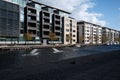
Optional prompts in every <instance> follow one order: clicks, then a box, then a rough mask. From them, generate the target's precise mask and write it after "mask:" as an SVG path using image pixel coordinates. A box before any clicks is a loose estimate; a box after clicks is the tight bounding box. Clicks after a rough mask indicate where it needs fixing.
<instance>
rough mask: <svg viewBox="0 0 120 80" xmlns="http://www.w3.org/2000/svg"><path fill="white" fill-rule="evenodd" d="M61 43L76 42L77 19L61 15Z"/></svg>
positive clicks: (72, 43)
mask: <svg viewBox="0 0 120 80" xmlns="http://www.w3.org/2000/svg"><path fill="white" fill-rule="evenodd" d="M62 21H63V23H64V27H63V43H64V44H71V45H74V44H76V43H77V21H76V20H75V19H74V18H71V17H69V18H68V17H63V20H62Z"/></svg>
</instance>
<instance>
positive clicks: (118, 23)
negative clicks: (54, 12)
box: [38, 0, 120, 30]
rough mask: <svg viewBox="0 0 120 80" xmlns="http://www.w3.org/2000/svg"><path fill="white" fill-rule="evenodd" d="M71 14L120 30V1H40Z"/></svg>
mask: <svg viewBox="0 0 120 80" xmlns="http://www.w3.org/2000/svg"><path fill="white" fill-rule="evenodd" d="M38 1H40V2H42V3H45V4H47V5H50V6H53V7H56V8H59V9H63V10H65V11H68V12H71V15H70V16H71V17H73V18H75V19H77V20H78V21H80V20H84V21H88V22H91V23H95V24H99V25H101V26H104V27H109V28H112V29H116V30H120V0H38Z"/></svg>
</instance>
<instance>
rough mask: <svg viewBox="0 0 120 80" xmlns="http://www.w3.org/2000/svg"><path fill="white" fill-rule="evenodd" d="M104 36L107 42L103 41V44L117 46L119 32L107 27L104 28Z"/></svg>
mask: <svg viewBox="0 0 120 80" xmlns="http://www.w3.org/2000/svg"><path fill="white" fill-rule="evenodd" d="M102 36H103V38H106V41H103V43H106V44H117V43H118V38H119V31H117V30H114V29H110V28H107V27H103V28H102Z"/></svg>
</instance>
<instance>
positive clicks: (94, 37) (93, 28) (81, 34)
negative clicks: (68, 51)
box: [77, 21, 102, 44]
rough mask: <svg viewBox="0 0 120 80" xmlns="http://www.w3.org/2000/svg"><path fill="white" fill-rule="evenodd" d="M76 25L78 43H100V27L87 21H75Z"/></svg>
mask: <svg viewBox="0 0 120 80" xmlns="http://www.w3.org/2000/svg"><path fill="white" fill-rule="evenodd" d="M77 26H78V33H77V34H78V38H77V41H78V43H81V44H101V43H102V41H101V38H102V27H101V26H99V25H97V24H93V23H89V22H86V21H80V22H78V23H77Z"/></svg>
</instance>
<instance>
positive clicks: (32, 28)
mask: <svg viewBox="0 0 120 80" xmlns="http://www.w3.org/2000/svg"><path fill="white" fill-rule="evenodd" d="M28 29H29V30H36V27H31V26H28Z"/></svg>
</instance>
